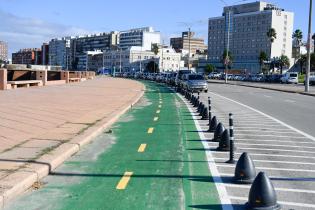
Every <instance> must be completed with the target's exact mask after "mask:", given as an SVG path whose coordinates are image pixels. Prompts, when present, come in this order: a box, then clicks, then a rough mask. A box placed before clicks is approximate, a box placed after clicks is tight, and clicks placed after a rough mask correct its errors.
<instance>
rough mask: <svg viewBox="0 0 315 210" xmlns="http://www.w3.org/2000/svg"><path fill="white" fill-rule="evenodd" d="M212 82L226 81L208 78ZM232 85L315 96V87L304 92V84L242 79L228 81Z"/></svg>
mask: <svg viewBox="0 0 315 210" xmlns="http://www.w3.org/2000/svg"><path fill="white" fill-rule="evenodd" d="M208 82H210V83H219V84H223V83H225V81H224V80H213V79H211V80H208ZM228 84H230V85H240V86H245V87H253V88H262V89H267V90H275V91H281V92H287V93H299V94H303V95H309V96H315V87H313V86H310V92H309V93H305V92H304V86H303V85H302V84H298V85H295V84H274V83H258V82H242V81H228Z"/></svg>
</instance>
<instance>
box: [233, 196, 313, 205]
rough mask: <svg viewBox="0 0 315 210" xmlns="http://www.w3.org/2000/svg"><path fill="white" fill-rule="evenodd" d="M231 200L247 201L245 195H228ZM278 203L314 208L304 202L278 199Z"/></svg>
mask: <svg viewBox="0 0 315 210" xmlns="http://www.w3.org/2000/svg"><path fill="white" fill-rule="evenodd" d="M230 198H231V199H233V200H241V201H248V198H246V197H237V196H230ZM278 203H279V204H281V205H285V206H297V207H306V208H315V205H314V204H306V203H296V202H286V201H278Z"/></svg>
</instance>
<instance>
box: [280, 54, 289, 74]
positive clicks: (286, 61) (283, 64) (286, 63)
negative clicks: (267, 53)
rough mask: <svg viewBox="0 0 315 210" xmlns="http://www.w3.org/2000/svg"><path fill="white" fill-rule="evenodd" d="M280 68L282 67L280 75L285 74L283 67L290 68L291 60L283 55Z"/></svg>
mask: <svg viewBox="0 0 315 210" xmlns="http://www.w3.org/2000/svg"><path fill="white" fill-rule="evenodd" d="M278 63H279V66H280V74H282V73H283V67H289V66H290V59H289V58H288V56H286V55H281V56H280V58H279V60H278Z"/></svg>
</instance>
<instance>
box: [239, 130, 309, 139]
mask: <svg viewBox="0 0 315 210" xmlns="http://www.w3.org/2000/svg"><path fill="white" fill-rule="evenodd" d="M234 132H239V133H253V132H254V133H259V132H267V133H285V134H286V133H292V134H297V133H296V132H293V131H276V130H272V129H268V130H257V129H252V130H241V129H237V130H235V131H234ZM304 138H305V137H304Z"/></svg>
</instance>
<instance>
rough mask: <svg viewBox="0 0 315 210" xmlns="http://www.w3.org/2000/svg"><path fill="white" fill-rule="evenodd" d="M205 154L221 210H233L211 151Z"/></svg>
mask: <svg viewBox="0 0 315 210" xmlns="http://www.w3.org/2000/svg"><path fill="white" fill-rule="evenodd" d="M177 95H178V96H179V97H180V98H181V99H182V101H183V102H184V103H185V104H186V106H187V108H188V109H189V111H190V112H191V113H194V112H193V110H192V109H191V107H190V106H189V104H188V103H187V102H186V100H185V99H184V98H183V97H182V96H181V95H180V94H177ZM192 117H193V119H194V122H195V125H196V128H197V130H201V127H200V125H199V122H198V120H197V117H196V116H194V115H192ZM198 134H199V137H200V139H201V140H206V137H205V136H204V133H203V132H198ZM202 144H203V146H204V148H205V149H209V146H208V144H207V143H206V142H205V141H202ZM205 153H206V157H207V160H208V167H209V169H210V171H211V174H212V177H213V181H214V183H215V186H216V188H217V191H218V194H219V198H220V201H221V204H222V209H223V210H233V206H232V205H231V200H230V198H229V196H228V194H227V191H226V189H225V186H224V185H223V182H222V179H221V176H220V173H219V171H218V169H217V166H216V164H215V162H214V160H213V156H212V152H211V151H206V152H205Z"/></svg>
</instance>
